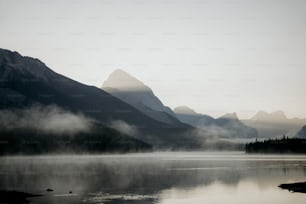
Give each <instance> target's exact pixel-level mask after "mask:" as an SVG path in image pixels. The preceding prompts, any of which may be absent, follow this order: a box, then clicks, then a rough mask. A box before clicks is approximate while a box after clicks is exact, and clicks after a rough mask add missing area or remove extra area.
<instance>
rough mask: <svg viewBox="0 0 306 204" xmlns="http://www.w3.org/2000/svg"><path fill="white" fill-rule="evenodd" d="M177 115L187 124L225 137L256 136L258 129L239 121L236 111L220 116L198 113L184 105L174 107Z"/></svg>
mask: <svg viewBox="0 0 306 204" xmlns="http://www.w3.org/2000/svg"><path fill="white" fill-rule="evenodd" d="M174 112H175V113H176V115H177V117H178V118H179V119H180V120H181V121H182V122H185V123H187V124H190V125H192V126H194V127H198V128H201V129H204V130H205V131H207V132H208V133H209V134H211V135H216V136H219V137H224V138H256V137H257V131H256V129H254V128H250V127H248V126H246V125H244V124H243V123H242V122H240V121H239V119H238V117H237V115H236V114H235V113H231V114H225V115H224V116H222V117H220V118H217V119H215V118H213V117H211V116H208V115H204V114H198V113H196V112H195V111H194V110H192V109H190V108H188V107H186V106H183V107H177V108H175V109H174Z"/></svg>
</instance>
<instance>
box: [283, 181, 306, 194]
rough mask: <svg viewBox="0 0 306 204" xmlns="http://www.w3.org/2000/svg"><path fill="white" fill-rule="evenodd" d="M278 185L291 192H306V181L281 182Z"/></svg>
mask: <svg viewBox="0 0 306 204" xmlns="http://www.w3.org/2000/svg"><path fill="white" fill-rule="evenodd" d="M278 187H280V188H282V189H287V190H288V191H290V192H298V193H306V182H299V183H288V184H281V185H279V186H278Z"/></svg>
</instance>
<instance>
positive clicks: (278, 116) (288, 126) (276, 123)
mask: <svg viewBox="0 0 306 204" xmlns="http://www.w3.org/2000/svg"><path fill="white" fill-rule="evenodd" d="M242 122H243V123H244V124H246V125H248V126H250V127H253V128H256V129H257V131H258V136H259V137H260V138H280V137H282V136H283V135H286V136H289V137H294V136H295V135H296V133H297V132H298V131H299V130H300V129H301V127H302V126H304V125H306V119H299V118H287V116H286V115H285V113H284V112H283V111H276V112H272V113H267V112H265V111H259V112H258V113H256V114H255V115H254V116H253V117H252V118H251V119H248V120H243V121H242Z"/></svg>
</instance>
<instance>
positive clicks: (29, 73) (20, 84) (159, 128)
mask: <svg viewBox="0 0 306 204" xmlns="http://www.w3.org/2000/svg"><path fill="white" fill-rule="evenodd" d="M0 93H1V97H0V109H14V108H27V107H29V106H31V105H33V104H37V103H38V104H41V105H52V104H55V105H57V106H59V107H61V108H63V109H64V110H67V111H70V112H72V113H82V114H84V115H85V116H87V117H90V118H93V119H94V120H96V121H98V122H100V123H102V124H104V126H109V125H110V124H112V123H113V122H114V121H124V122H125V123H127V124H128V125H131V126H133V127H135V128H136V129H137V130H138V134H135V135H133V136H134V137H137V138H138V139H141V140H142V141H145V142H147V143H149V144H152V145H153V146H154V147H155V148H169V149H178V148H183V149H190V148H200V147H201V145H200V142H199V141H198V139H197V138H195V137H193V136H192V135H190V134H187V133H188V132H189V131H192V128H189V127H175V126H171V125H168V124H166V123H162V122H159V121H156V120H154V119H152V118H150V117H148V116H147V115H145V114H143V113H142V112H140V111H139V110H137V109H136V108H134V107H132V106H130V105H129V104H127V103H125V102H123V101H121V100H119V99H117V98H116V97H113V96H112V95H110V94H109V93H107V92H105V91H103V90H101V89H99V88H97V87H94V86H87V85H84V84H81V83H79V82H77V81H74V80H72V79H69V78H67V77H65V76H63V75H60V74H58V73H56V72H54V71H52V70H51V69H49V68H48V67H47V66H46V65H45V64H44V63H42V62H41V61H40V60H38V59H34V58H31V57H24V56H21V55H20V54H19V53H17V52H11V51H8V50H4V49H0Z"/></svg>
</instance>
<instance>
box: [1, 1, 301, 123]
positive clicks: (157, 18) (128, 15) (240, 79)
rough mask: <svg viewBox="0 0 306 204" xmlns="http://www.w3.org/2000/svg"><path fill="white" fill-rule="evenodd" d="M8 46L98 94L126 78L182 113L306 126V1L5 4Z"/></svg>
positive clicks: (3, 39)
mask: <svg viewBox="0 0 306 204" xmlns="http://www.w3.org/2000/svg"><path fill="white" fill-rule="evenodd" d="M0 47H2V48H6V49H10V50H17V51H18V52H20V53H21V54H23V55H28V56H32V57H35V58H39V59H41V60H42V61H43V62H45V63H46V64H47V65H48V66H49V67H50V68H52V69H53V70H55V71H57V72H59V73H62V74H64V75H67V76H69V77H71V78H73V79H75V80H78V81H81V82H83V83H86V84H90V85H95V86H98V87H100V86H101V85H102V83H103V81H104V80H105V79H106V78H107V76H108V75H109V74H110V73H111V72H112V71H113V70H114V69H117V68H120V69H123V70H125V71H127V72H129V73H130V74H132V75H134V76H135V77H137V78H139V79H140V80H142V81H143V82H144V83H146V84H147V85H149V86H150V87H151V88H152V89H153V90H154V92H155V94H156V95H157V96H158V97H160V99H161V100H162V101H163V102H164V103H165V104H167V105H168V106H170V107H172V108H173V107H176V106H178V105H188V106H190V107H191V108H193V109H195V110H196V111H198V112H202V113H207V114H210V115H213V116H220V115H221V114H223V113H225V112H234V111H235V112H237V113H238V115H239V116H240V118H247V117H250V116H252V115H253V114H254V113H255V112H256V111H257V110H267V111H274V110H284V111H285V112H286V113H287V115H288V116H290V117H293V116H297V117H306V1H305V0H286V1H283V0H273V1H271V0H207V1H206V0H181V1H179V0H106V1H105V0H87V1H85V0H83V1H81V0H72V1H71V0H70V1H64V0H19V1H15V0H0Z"/></svg>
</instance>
